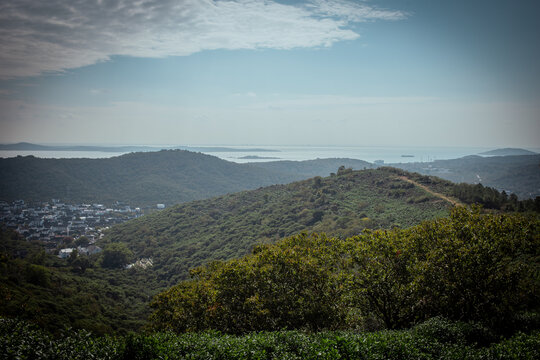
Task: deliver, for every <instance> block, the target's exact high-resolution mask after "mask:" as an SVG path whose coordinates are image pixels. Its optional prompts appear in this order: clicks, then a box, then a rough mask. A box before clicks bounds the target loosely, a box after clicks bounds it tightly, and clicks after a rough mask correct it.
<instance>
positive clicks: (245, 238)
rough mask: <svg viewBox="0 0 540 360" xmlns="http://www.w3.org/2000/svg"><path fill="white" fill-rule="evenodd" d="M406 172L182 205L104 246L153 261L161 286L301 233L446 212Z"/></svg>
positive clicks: (345, 173) (117, 231) (344, 231)
mask: <svg viewBox="0 0 540 360" xmlns="http://www.w3.org/2000/svg"><path fill="white" fill-rule="evenodd" d="M400 173H401V171H400V170H395V169H377V170H363V171H351V170H345V169H342V170H341V171H340V172H339V173H338V175H336V176H330V177H326V178H320V177H316V178H313V179H309V180H304V181H300V182H295V183H292V184H289V185H274V186H270V187H266V188H261V189H258V190H253V191H244V192H240V193H236V194H230V195H225V196H221V197H217V198H213V199H208V200H202V201H195V202H191V203H186V204H179V205H177V206H174V207H172V208H169V209H166V210H164V211H161V212H159V213H155V214H151V215H148V216H144V217H141V218H139V219H136V220H133V221H129V222H127V223H125V224H122V225H119V226H115V227H114V228H112V229H111V230H110V231H109V232H108V233H107V235H106V237H105V239H104V240H103V244H107V243H113V242H123V243H125V244H127V245H128V247H129V248H130V249H131V250H132V251H133V252H134V253H135V257H139V258H152V259H153V260H154V266H153V268H152V271H153V272H155V273H157V276H158V278H159V279H161V280H162V281H161V282H160V285H161V286H170V285H173V284H175V283H176V282H177V281H179V280H180V279H184V278H186V276H187V274H188V270H189V269H191V268H193V267H196V266H199V265H201V264H204V263H206V262H208V261H210V260H225V259H231V258H236V257H240V256H243V255H245V254H246V253H248V252H249V251H250V250H251V249H252V248H253V246H254V245H255V244H258V243H265V242H274V241H276V240H278V239H280V238H283V237H286V236H290V235H293V234H296V233H299V232H302V231H310V232H311V231H316V232H326V233H328V234H332V235H336V236H343V237H346V236H352V235H355V234H358V233H360V232H362V230H363V229H366V228H392V227H406V226H411V225H414V224H418V223H420V222H421V221H423V220H427V219H433V218H436V217H440V216H446V215H447V214H448V210H449V208H450V207H451V204H450V203H449V202H448V201H446V200H443V199H441V198H439V197H437V196H435V195H433V194H430V193H428V192H426V191H425V190H424V189H421V188H419V187H418V186H415V185H414V184H412V183H410V182H407V181H405V180H403V179H400V178H399V174H400ZM408 176H410V177H411V178H418V179H420V178H421V177H419V176H417V175H413V174H408ZM429 186H431V187H432V188H434V189H436V188H437V187H440V188H441V189H444V190H445V191H447V192H450V191H451V186H452V184H450V183H448V182H445V181H437V180H433V181H432V182H431V184H430V185H429ZM437 191H439V190H437Z"/></svg>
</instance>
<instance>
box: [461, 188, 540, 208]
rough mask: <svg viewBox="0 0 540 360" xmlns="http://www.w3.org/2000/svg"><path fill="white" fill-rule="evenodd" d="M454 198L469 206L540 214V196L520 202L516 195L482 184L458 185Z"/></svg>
mask: <svg viewBox="0 0 540 360" xmlns="http://www.w3.org/2000/svg"><path fill="white" fill-rule="evenodd" d="M452 194H453V196H455V197H456V198H458V199H460V200H461V201H463V202H465V203H468V204H473V203H476V204H481V205H483V206H484V207H485V208H488V209H499V210H504V211H534V212H538V213H540V196H537V197H536V198H535V199H534V200H533V199H525V200H518V197H517V196H516V195H515V194H511V195H510V196H508V194H506V192H504V191H502V192H499V191H497V190H495V189H493V188H490V187H486V186H483V185H482V184H476V185H471V184H465V183H461V184H456V185H454V186H453V190H452Z"/></svg>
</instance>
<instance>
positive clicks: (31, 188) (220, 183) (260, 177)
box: [0, 150, 370, 206]
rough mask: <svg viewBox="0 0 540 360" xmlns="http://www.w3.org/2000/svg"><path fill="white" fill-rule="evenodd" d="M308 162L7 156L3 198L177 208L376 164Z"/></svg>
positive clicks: (190, 155)
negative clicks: (275, 163)
mask: <svg viewBox="0 0 540 360" xmlns="http://www.w3.org/2000/svg"><path fill="white" fill-rule="evenodd" d="M351 162H352V163H351ZM306 163H307V165H304V162H290V163H287V164H285V165H284V166H279V167H274V168H270V167H269V168H266V167H264V166H258V165H255V164H237V163H233V162H229V161H225V160H221V159H219V158H217V157H214V156H210V155H204V154H201V153H195V152H189V151H185V150H164V151H159V152H139V153H131V154H126V155H122V156H118V157H113V158H108V159H41V158H36V157H33V156H26V157H16V158H7V159H0V175H1V176H0V200H5V201H13V200H17V199H23V200H27V201H44V200H50V199H51V198H58V199H61V200H62V201H65V202H72V203H79V202H98V203H105V204H109V203H112V202H115V201H122V202H126V203H128V204H130V205H136V206H145V205H155V204H156V203H165V204H167V205H171V204H177V203H181V202H187V201H192V200H199V199H205V198H209V197H212V196H217V195H222V194H226V193H233V192H238V191H242V190H248V189H255V188H258V187H261V186H267V185H272V184H286V183H289V182H292V181H296V180H301V179H306V178H308V177H311V176H314V175H323V176H326V175H329V174H330V172H335V171H336V170H337V168H338V167H339V166H341V165H346V166H351V165H354V167H355V168H363V167H369V166H370V164H369V163H367V162H363V161H359V160H349V159H326V160H314V161H309V162H306Z"/></svg>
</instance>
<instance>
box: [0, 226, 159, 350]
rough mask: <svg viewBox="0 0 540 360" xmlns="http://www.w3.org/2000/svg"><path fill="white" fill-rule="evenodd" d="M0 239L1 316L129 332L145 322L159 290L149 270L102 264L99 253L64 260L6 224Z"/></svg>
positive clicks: (43, 324)
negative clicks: (151, 282)
mask: <svg viewBox="0 0 540 360" xmlns="http://www.w3.org/2000/svg"><path fill="white" fill-rule="evenodd" d="M0 242H1V244H2V246H1V247H0V316H6V317H15V316H16V317H19V318H21V319H27V320H31V321H32V322H34V323H36V324H39V325H40V326H41V327H42V328H45V329H47V330H49V331H53V332H58V331H60V330H63V329H64V328H66V327H72V328H75V329H87V330H91V331H92V332H94V333H95V334H105V333H113V332H114V333H127V332H128V331H133V330H137V329H139V328H141V327H142V326H143V325H144V323H145V319H146V317H147V316H148V315H149V309H148V306H147V303H148V301H149V300H150V299H151V297H152V296H153V295H155V290H154V289H152V288H149V287H147V286H146V284H147V279H148V276H147V274H138V273H137V272H135V271H131V272H130V271H124V270H118V269H108V268H104V267H101V266H100V265H99V264H100V260H99V258H98V257H97V256H92V257H86V256H85V257H81V256H79V257H78V258H77V259H76V260H74V261H72V259H69V260H67V261H66V260H60V259H58V258H57V257H56V256H53V255H47V254H46V253H45V252H44V251H43V248H42V246H41V245H40V244H38V243H36V242H29V241H27V240H25V239H24V238H23V237H22V236H20V235H18V234H17V233H15V232H14V231H11V230H7V229H5V228H3V227H0ZM143 275H145V276H143ZM0 352H1V351H0ZM0 357H1V356H0Z"/></svg>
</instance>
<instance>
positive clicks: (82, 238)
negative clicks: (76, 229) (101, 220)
mask: <svg viewBox="0 0 540 360" xmlns="http://www.w3.org/2000/svg"><path fill="white" fill-rule="evenodd" d="M89 244H90V240H89V239H88V238H87V237H86V236H84V235H83V236H80V237H78V238H77V240H75V245H77V246H81V247H87V246H88V245H89Z"/></svg>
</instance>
